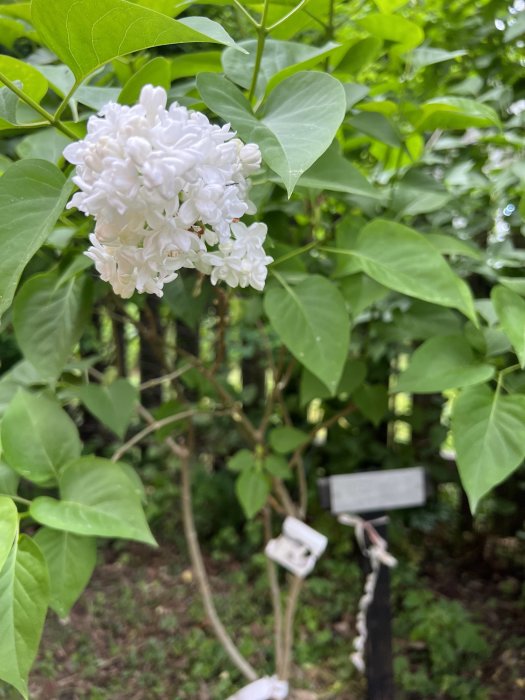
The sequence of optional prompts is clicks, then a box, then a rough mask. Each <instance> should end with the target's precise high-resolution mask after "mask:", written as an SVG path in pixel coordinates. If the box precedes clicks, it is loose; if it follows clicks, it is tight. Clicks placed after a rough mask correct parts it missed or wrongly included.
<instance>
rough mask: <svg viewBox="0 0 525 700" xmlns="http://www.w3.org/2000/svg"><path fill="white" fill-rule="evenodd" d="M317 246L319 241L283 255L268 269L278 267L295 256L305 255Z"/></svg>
mask: <svg viewBox="0 0 525 700" xmlns="http://www.w3.org/2000/svg"><path fill="white" fill-rule="evenodd" d="M317 245H319V241H312V242H311V243H307V244H306V245H303V246H302V247H301V248H297V249H296V250H291V251H290V252H289V253H285V254H284V255H281V257H280V258H277V260H274V261H273V263H271V264H270V267H272V268H273V267H275V266H276V265H280V264H281V263H283V262H286V260H291V259H292V258H295V257H296V255H302V254H303V253H307V252H308V251H309V250H312V248H315V247H316V246H317Z"/></svg>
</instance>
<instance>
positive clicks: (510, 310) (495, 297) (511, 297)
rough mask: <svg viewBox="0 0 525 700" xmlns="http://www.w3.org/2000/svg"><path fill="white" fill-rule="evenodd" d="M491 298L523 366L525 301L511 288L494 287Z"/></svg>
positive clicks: (524, 356)
mask: <svg viewBox="0 0 525 700" xmlns="http://www.w3.org/2000/svg"><path fill="white" fill-rule="evenodd" d="M490 296H491V299H492V302H493V304H494V309H495V310H496V313H497V314H498V318H499V320H500V322H501V326H502V328H503V330H504V331H505V334H506V336H507V337H508V339H509V340H510V342H511V343H512V347H513V348H514V350H515V351H516V355H517V356H518V359H519V361H520V365H521V367H522V368H523V367H525V301H524V300H523V299H522V298H521V297H520V296H519V294H516V292H514V291H513V290H511V289H507V288H506V287H503V286H501V285H499V284H498V285H497V286H496V287H494V288H493V290H492V292H491V294H490Z"/></svg>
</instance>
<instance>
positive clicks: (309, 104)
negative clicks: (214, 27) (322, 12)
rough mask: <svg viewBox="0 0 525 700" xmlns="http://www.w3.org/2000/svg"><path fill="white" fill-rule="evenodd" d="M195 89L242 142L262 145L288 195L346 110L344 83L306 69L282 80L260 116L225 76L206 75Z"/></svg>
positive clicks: (202, 76) (329, 139)
mask: <svg viewBox="0 0 525 700" xmlns="http://www.w3.org/2000/svg"><path fill="white" fill-rule="evenodd" d="M197 87H198V89H199V92H200V94H201V97H202V99H203V100H204V102H205V104H206V105H207V106H208V107H209V108H210V109H211V110H213V111H214V112H215V114H217V115H218V116H219V117H222V118H223V119H224V120H225V121H228V122H230V123H231V125H232V126H233V128H234V129H235V130H236V131H237V132H238V133H239V136H240V137H241V138H242V139H244V141H254V142H255V143H257V144H258V145H259V146H260V148H261V152H262V155H263V159H264V160H265V162H266V163H267V164H268V165H269V167H270V168H271V169H272V170H274V171H275V172H276V173H277V174H278V175H279V176H280V177H281V179H282V180H283V182H284V185H285V187H286V189H287V191H288V194H289V195H290V194H291V193H292V191H293V189H294V187H295V185H296V183H297V181H298V180H299V178H300V177H301V175H302V174H303V173H304V172H305V171H306V170H308V168H309V167H310V166H312V165H313V164H314V163H315V161H316V160H318V159H319V158H320V157H321V156H322V154H323V153H324V152H325V151H326V150H327V149H328V147H329V146H330V144H331V143H332V141H333V139H334V136H335V134H336V132H337V129H338V128H339V126H340V124H341V122H342V121H343V118H344V115H345V110H346V96H345V91H344V88H343V86H342V85H341V83H340V82H339V81H337V80H335V78H332V77H331V76H329V75H327V74H325V73H316V72H306V71H303V72H300V73H296V74H295V75H292V76H291V77H289V78H287V79H286V80H283V82H281V83H279V85H278V86H277V87H276V88H275V89H274V90H273V91H272V92H271V93H270V95H269V97H268V99H267V101H266V102H265V104H264V105H263V108H262V111H261V112H260V113H259V112H258V113H257V115H254V114H253V112H252V110H251V106H250V104H249V102H248V101H247V100H246V98H245V97H244V95H243V94H242V93H241V91H240V90H239V89H238V88H237V87H236V86H235V85H233V83H231V82H230V81H229V80H227V79H226V78H224V77H222V76H219V75H216V74H214V73H203V74H201V75H199V76H198V77H197ZM298 124H300V125H301V128H300V129H298V128H297V125H298Z"/></svg>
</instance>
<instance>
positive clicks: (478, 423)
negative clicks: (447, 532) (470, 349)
mask: <svg viewBox="0 0 525 700" xmlns="http://www.w3.org/2000/svg"><path fill="white" fill-rule="evenodd" d="M452 436H453V438H454V447H455V449H456V456H457V463H458V468H459V474H460V476H461V481H462V483H463V486H464V488H465V491H466V492H467V496H468V499H469V502H470V508H471V510H472V512H473V513H474V511H475V510H476V508H477V505H478V503H479V501H480V499H481V498H482V497H483V496H484V495H485V494H487V493H488V492H489V491H490V490H491V489H492V488H494V486H496V485H497V484H499V483H500V482H502V481H503V480H504V479H506V478H507V477H508V476H509V475H510V474H512V472H513V471H514V470H515V469H517V468H518V467H519V465H520V464H521V463H522V461H523V459H524V458H525V396H523V395H520V396H518V395H514V396H506V395H502V394H501V391H496V392H493V391H492V389H490V388H489V387H488V386H475V387H469V388H468V389H465V390H463V391H462V392H461V394H460V395H459V397H458V398H457V399H456V401H455V403H454V407H453V413H452Z"/></svg>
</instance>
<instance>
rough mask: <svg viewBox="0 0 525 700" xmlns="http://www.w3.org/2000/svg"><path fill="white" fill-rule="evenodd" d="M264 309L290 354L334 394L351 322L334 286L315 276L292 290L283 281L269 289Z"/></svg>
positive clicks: (345, 352) (342, 365) (343, 361)
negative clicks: (280, 284)
mask: <svg viewBox="0 0 525 700" xmlns="http://www.w3.org/2000/svg"><path fill="white" fill-rule="evenodd" d="M280 279H281V280H282V278H280ZM264 310H265V312H266V314H267V316H268V318H269V319H270V323H271V324H272V326H273V328H274V329H275V331H276V332H277V334H278V335H279V337H280V338H281V340H282V342H283V343H284V344H285V345H286V347H287V348H288V349H289V350H290V351H291V353H292V354H293V355H294V356H295V357H296V358H297V359H298V360H299V362H300V363H301V364H303V365H304V366H305V367H306V368H307V369H309V370H310V372H312V373H313V374H314V375H315V376H316V377H318V379H320V380H321V381H322V382H323V383H324V384H326V386H327V387H328V388H329V389H330V390H331V391H335V389H336V388H337V384H338V382H339V379H340V378H341V374H342V372H343V367H344V364H345V362H346V356H347V353H348V345H349V337H350V321H349V318H348V314H347V312H346V308H345V302H344V299H343V297H342V296H341V293H340V292H339V290H338V289H337V287H336V286H335V285H334V284H332V283H331V282H329V281H328V280H327V279H325V278H324V277H320V276H318V275H311V276H309V277H307V278H306V279H304V280H303V281H301V282H300V283H299V284H298V285H296V286H294V287H291V286H290V285H289V284H287V283H286V282H284V280H282V286H277V285H274V286H270V287H269V288H268V290H267V292H266V294H265V297H264Z"/></svg>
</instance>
